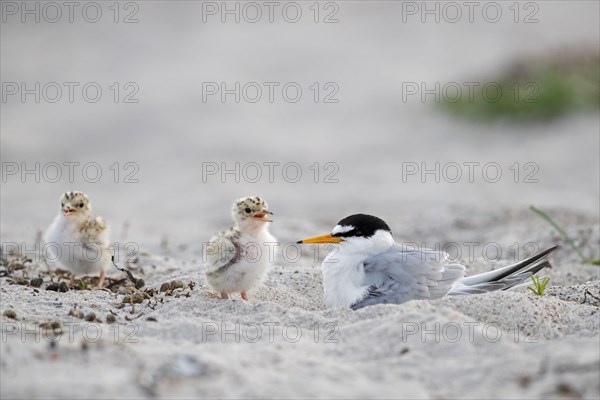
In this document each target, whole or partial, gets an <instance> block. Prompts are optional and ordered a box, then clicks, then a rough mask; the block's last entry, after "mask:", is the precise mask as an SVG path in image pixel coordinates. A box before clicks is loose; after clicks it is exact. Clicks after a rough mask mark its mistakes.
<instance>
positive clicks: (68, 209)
mask: <svg viewBox="0 0 600 400" xmlns="http://www.w3.org/2000/svg"><path fill="white" fill-rule="evenodd" d="M75 211H77V210H75V208H73V207H72V206H70V205H68V204H67V205H66V206H64V207H63V214H64V215H69V214H72V213H74V212H75Z"/></svg>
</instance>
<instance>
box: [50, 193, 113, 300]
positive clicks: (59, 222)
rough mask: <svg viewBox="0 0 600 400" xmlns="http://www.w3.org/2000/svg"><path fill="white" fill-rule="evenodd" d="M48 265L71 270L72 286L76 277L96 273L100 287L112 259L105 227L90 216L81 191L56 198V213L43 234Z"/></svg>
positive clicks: (97, 219) (99, 219) (103, 223)
mask: <svg viewBox="0 0 600 400" xmlns="http://www.w3.org/2000/svg"><path fill="white" fill-rule="evenodd" d="M44 239H45V241H46V245H47V247H48V253H49V255H50V256H51V257H52V258H51V259H50V260H47V261H48V262H49V263H50V265H53V264H59V265H62V266H63V267H64V268H66V269H68V270H69V271H71V282H70V285H71V286H73V284H74V283H75V277H76V275H77V274H89V273H92V272H100V280H99V281H98V287H99V288H101V287H102V285H103V284H104V277H105V274H106V270H107V268H108V266H109V265H110V262H111V259H112V251H111V249H110V247H109V239H108V227H107V226H106V223H105V222H104V220H103V219H102V218H100V217H94V216H93V215H92V206H91V204H90V200H89V199H88V197H87V195H86V194H85V193H83V192H66V193H64V194H63V195H62V197H61V199H60V211H59V213H58V215H57V216H56V218H55V219H54V221H53V222H52V224H51V225H50V227H49V228H48V230H47V231H46V235H45V238H44Z"/></svg>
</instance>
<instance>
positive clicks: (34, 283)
mask: <svg viewBox="0 0 600 400" xmlns="http://www.w3.org/2000/svg"><path fill="white" fill-rule="evenodd" d="M29 283H30V284H31V286H33V287H36V288H37V287H40V286H42V283H44V280H43V279H42V278H33V279H32V280H31V282H29Z"/></svg>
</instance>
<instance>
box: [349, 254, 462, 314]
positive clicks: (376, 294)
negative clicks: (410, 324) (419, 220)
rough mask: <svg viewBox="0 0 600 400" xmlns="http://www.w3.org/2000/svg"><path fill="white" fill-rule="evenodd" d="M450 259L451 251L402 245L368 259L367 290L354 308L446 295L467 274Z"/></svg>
mask: <svg viewBox="0 0 600 400" xmlns="http://www.w3.org/2000/svg"><path fill="white" fill-rule="evenodd" d="M447 259H448V254H446V253H445V252H442V251H436V250H430V249H424V250H415V249H412V248H406V247H403V246H400V245H394V246H393V247H392V248H391V249H390V250H388V251H387V252H385V253H381V254H377V255H375V256H371V257H369V258H367V259H365V260H364V261H363V268H364V273H365V278H364V283H365V285H367V286H368V290H367V292H366V295H365V297H364V298H363V299H362V300H360V301H358V302H357V303H355V304H353V305H352V307H351V308H353V309H358V308H361V307H365V306H368V305H373V304H382V303H383V304H385V303H390V304H400V303H404V302H406V301H409V300H414V299H435V298H439V297H442V296H445V295H446V294H447V293H448V292H450V290H452V287H453V286H454V285H456V283H457V281H459V280H460V279H461V278H463V277H464V274H465V267H464V266H462V265H460V264H446V262H447Z"/></svg>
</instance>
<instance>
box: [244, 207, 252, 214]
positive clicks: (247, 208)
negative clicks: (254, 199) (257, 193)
mask: <svg viewBox="0 0 600 400" xmlns="http://www.w3.org/2000/svg"><path fill="white" fill-rule="evenodd" d="M244 211H246V213H247V214H250V212H251V211H252V210H251V209H250V207H246V209H245V210H244Z"/></svg>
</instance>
